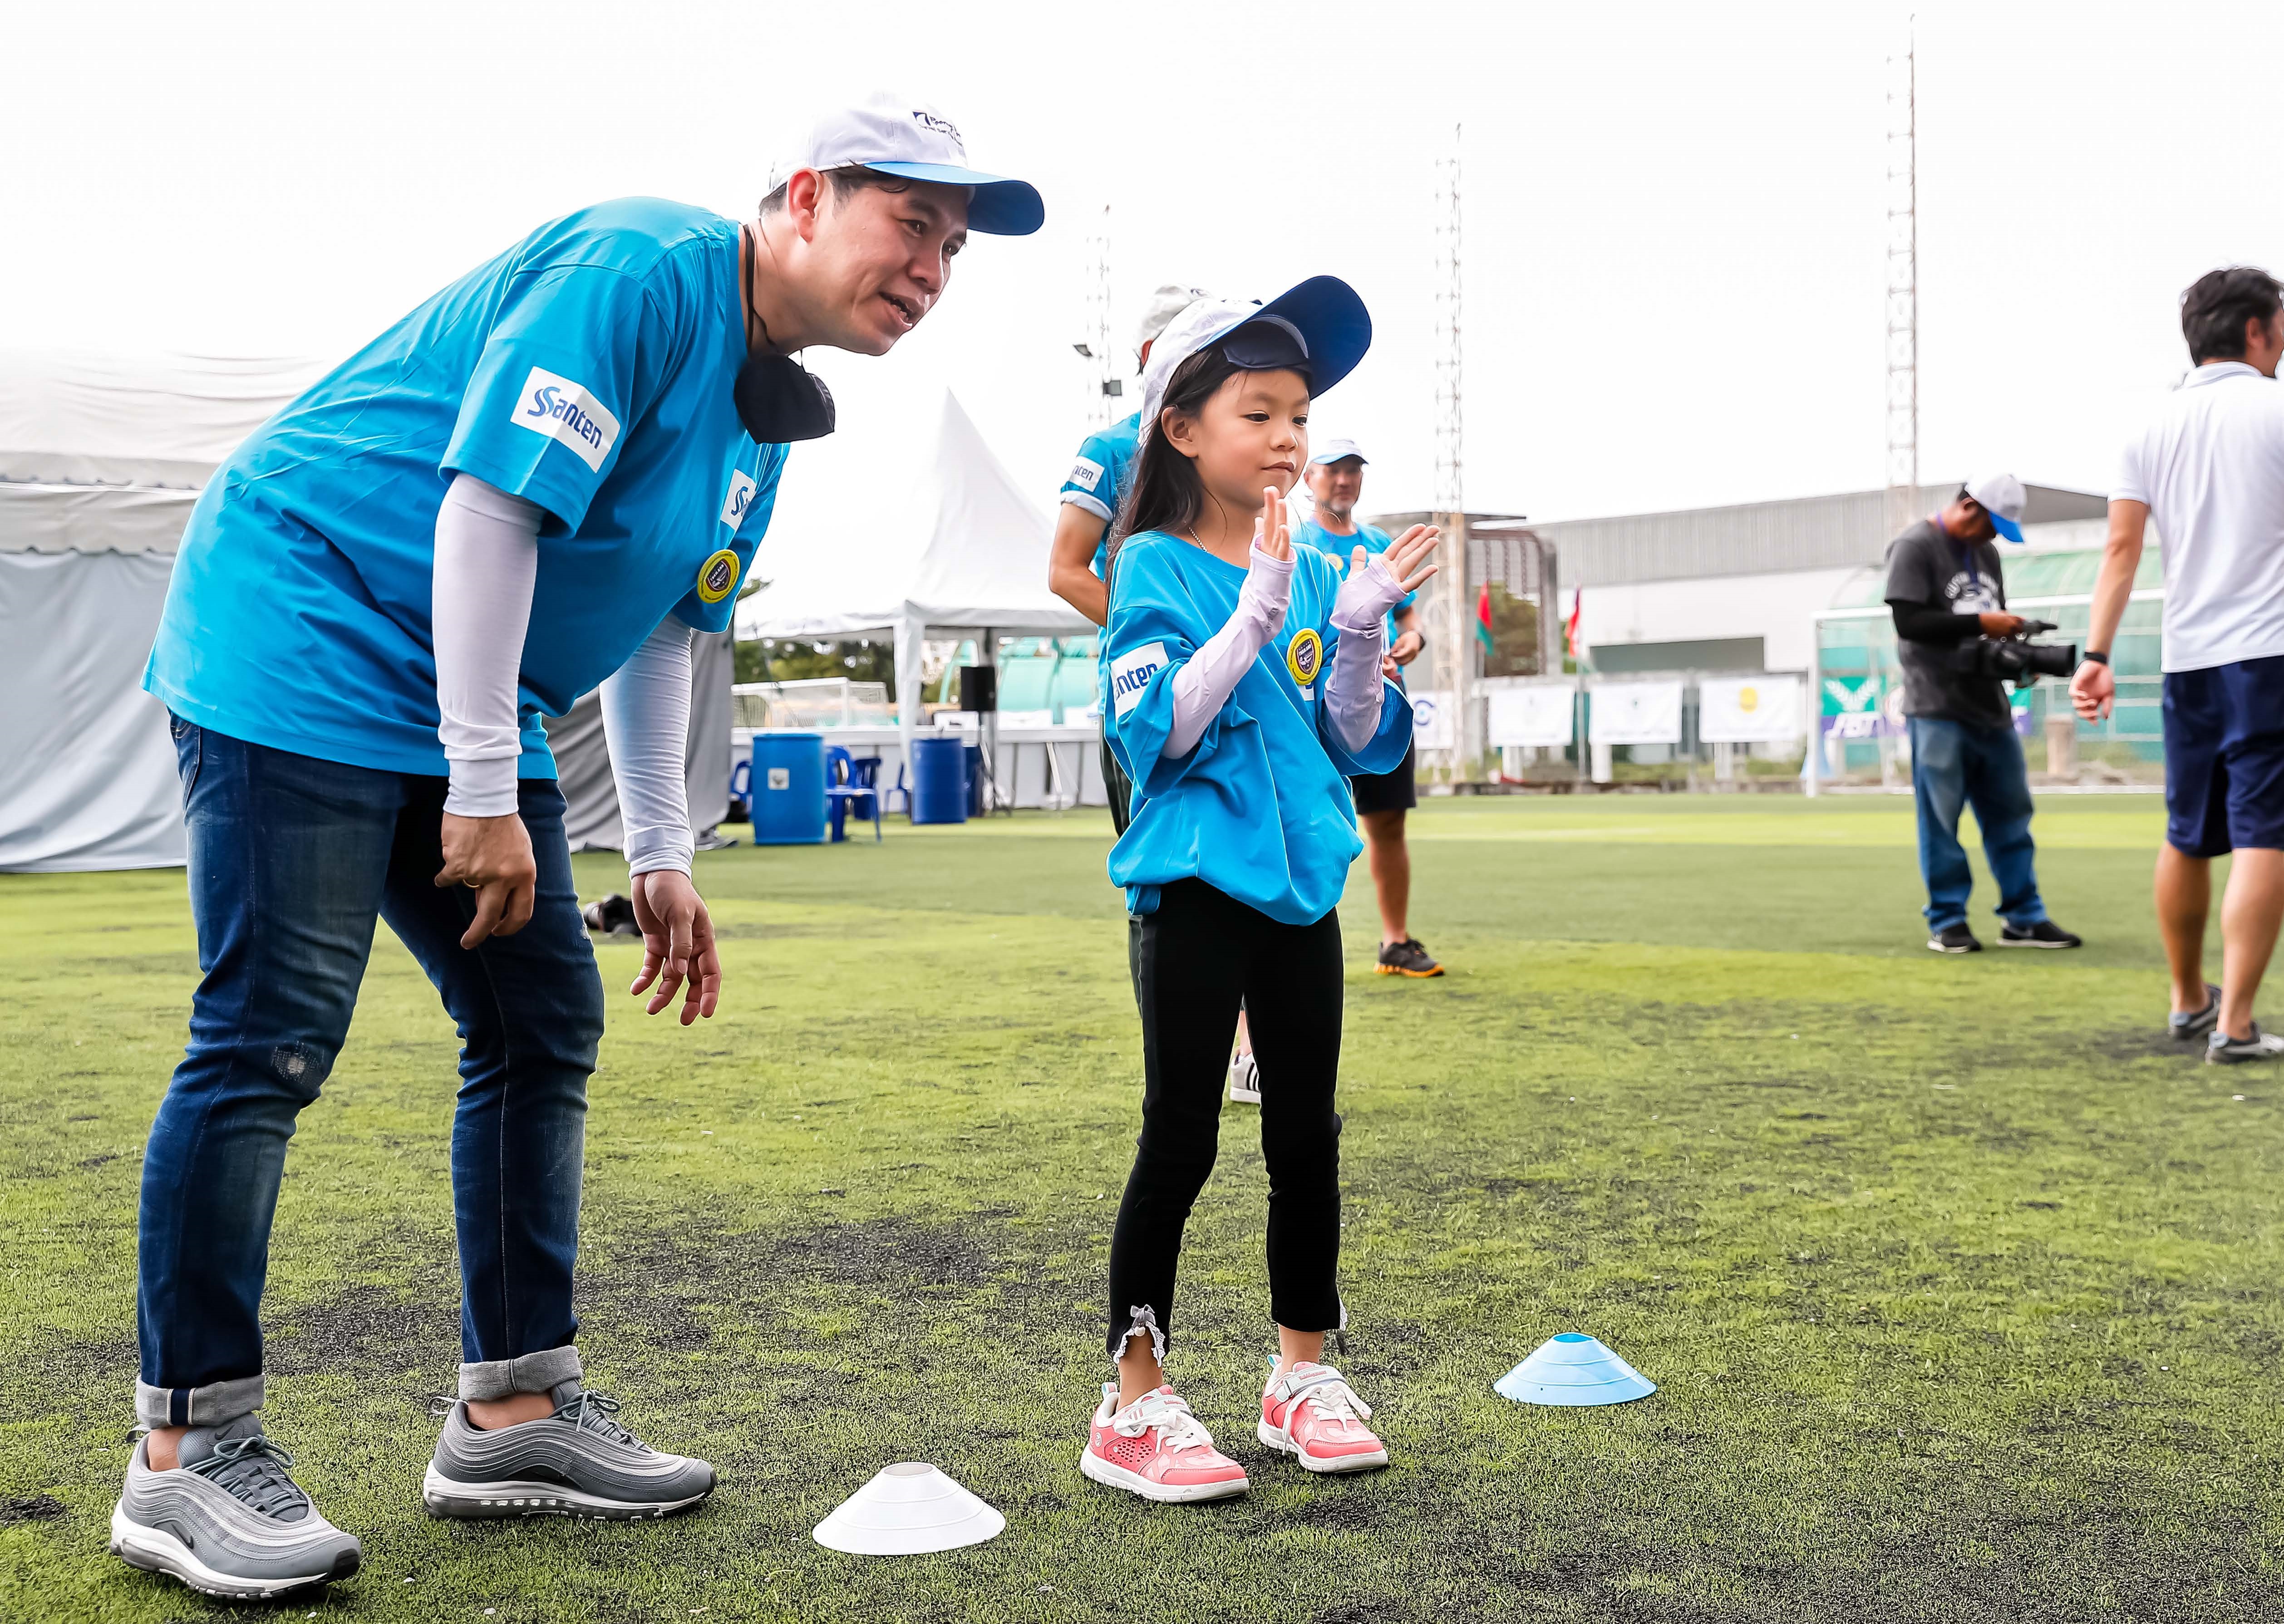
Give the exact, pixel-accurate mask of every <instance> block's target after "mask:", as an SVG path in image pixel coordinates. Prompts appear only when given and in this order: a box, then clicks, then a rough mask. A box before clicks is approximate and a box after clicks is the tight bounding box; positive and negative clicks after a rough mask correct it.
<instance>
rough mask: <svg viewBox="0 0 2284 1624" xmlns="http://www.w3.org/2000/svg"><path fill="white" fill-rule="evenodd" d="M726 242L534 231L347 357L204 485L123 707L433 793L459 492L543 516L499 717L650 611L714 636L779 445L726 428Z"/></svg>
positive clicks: (534, 718) (698, 226)
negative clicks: (490, 488)
mask: <svg viewBox="0 0 2284 1624" xmlns="http://www.w3.org/2000/svg"><path fill="white" fill-rule="evenodd" d="M738 246H739V243H738V226H737V223H735V222H733V221H729V220H724V219H723V218H722V217H720V216H719V215H715V214H712V213H709V212H708V211H707V210H705V209H701V208H692V207H688V206H686V205H684V204H680V203H668V202H662V201H660V200H658V199H652V198H630V199H622V200H620V201H618V202H614V203H604V204H599V205H598V206H597V207H593V208H588V209H582V210H581V211H580V212H578V213H577V214H575V215H566V216H565V217H564V218H562V219H560V220H557V221H554V222H552V223H549V224H547V225H544V226H542V227H540V228H539V230H536V231H535V232H533V233H532V234H531V235H530V236H529V237H528V238H524V240H523V241H522V242H520V243H518V244H517V245H516V246H514V247H512V248H511V249H509V250H508V252H507V253H505V254H502V255H500V256H499V258H497V259H496V260H493V261H492V262H490V263H489V264H486V265H482V266H480V267H478V268H477V269H474V270H473V271H471V272H469V273H468V274H467V275H466V276H465V277H461V278H460V279H459V280H458V282H455V283H453V284H452V285H450V287H447V288H446V289H444V291H443V292H442V293H438V294H437V295H436V296H435V297H434V298H433V299H431V300H429V301H427V302H426V304H424V305H422V306H421V307H420V308H418V309H417V310H415V311H413V312H412V313H411V315H410V316H406V317H405V318H404V319H403V321H401V322H399V323H397V324H396V325H395V326H394V327H391V328H390V329H389V330H388V331H387V332H384V333H383V334H381V335H380V337H379V338H378V339H376V340H373V341H372V343H371V344H368V345H367V346H365V347H364V349H362V350H360V351H359V352H358V353H357V354H356V355H352V356H351V357H349V359H348V360H347V361H345V362H343V363H341V364H340V366H339V367H337V368H336V369H334V371H332V373H331V374H330V375H329V376H327V377H326V378H325V379H323V380H322V381H321V382H319V383H317V385H315V386H313V387H311V388H310V390H309V392H308V393H307V394H303V395H302V396H301V398H300V399H299V400H297V401H295V402H293V404H292V405H290V406H288V407H286V408H285V410H284V411H282V412H280V413H278V416H276V417H275V418H271V419H270V421H269V422H268V423H266V424H264V425H262V427H261V428H259V429H258V430H256V431H255V432H254V436H253V437H252V438H251V439H249V440H248V441H246V443H245V444H244V445H242V446H240V447H239V449H238V450H237V451H236V452H235V453H234V454H232V456H231V458H230V460H229V461H228V462H226V463H224V464H223V465H222V467H221V468H220V469H218V470H216V472H215V475H214V478H213V479H212V480H209V481H208V482H207V488H206V490H205V492H204V494H202V495H201V496H199V502H198V505H197V507H196V508H195V509H194V510H193V511H192V515H191V520H190V525H189V527H188V528H187V529H186V530H185V531H184V535H183V544H182V549H181V550H180V551H179V552H178V553H177V554H176V559H175V573H174V580H173V583H172V585H171V586H170V587H169V588H168V593H167V605H166V610H165V613H163V615H162V616H161V618H160V623H159V635H158V641H157V644H156V645H155V646H154V647H153V649H152V651H151V662H150V665H149V667H148V668H147V669H146V670H145V673H144V677H143V685H144V686H145V688H147V689H149V690H150V691H151V692H152V693H153V694H155V695H157V696H158V698H159V699H161V700H163V701H164V702H165V703H166V705H167V706H168V708H169V709H171V710H173V711H174V712H175V713H176V714H178V715H180V716H183V717H184V718H185V719H186V720H188V721H191V722H197V723H198V724H199V726H201V727H207V728H212V729H213V730H215V731H216V732H219V733H223V734H226V735H228V736H230V737H231V738H242V739H246V740H248V741H250V742H252V743H254V744H260V745H268V746H272V747H273V748H276V749H279V750H288V751H292V752H293V753H297V754H301V755H313V756H317V757H321V758H323V759H325V760H326V761H345V762H348V763H349V764H351V765H354V766H360V767H372V768H378V769H383V770H387V771H395V772H411V773H426V774H434V775H438V776H442V775H443V774H444V773H445V771H446V764H445V761H444V751H443V746H442V745H441V744H440V743H438V741H437V738H436V724H437V710H436V664H435V658H434V643H433V639H432V637H431V635H430V621H429V605H430V603H431V600H432V598H433V596H434V579H433V577H434V565H435V545H436V534H435V532H436V511H437V509H438V507H439V506H441V505H442V502H443V498H444V491H445V488H446V487H447V486H449V485H450V483H451V480H452V478H453V476H454V475H455V474H456V473H469V474H473V475H474V476H475V477H476V478H478V479H480V480H486V481H488V482H489V483H490V484H492V485H496V486H497V487H498V488H500V489H502V490H504V491H506V492H508V493H509V494H510V495H512V496H521V497H524V498H525V499H527V500H528V501H530V502H534V503H536V504H538V505H539V506H540V507H542V508H544V510H546V512H547V515H548V517H547V518H546V519H544V521H543V523H542V524H541V527H540V533H539V575H538V582H537V586H536V590H535V592H534V594H533V597H532V605H531V623H530V629H529V631H528V634H527V635H526V636H525V639H524V645H523V663H522V668H521V675H520V691H519V693H518V696H517V698H518V700H519V704H520V713H521V720H522V724H523V726H522V732H523V753H522V758H521V760H520V761H519V763H518V765H517V769H516V770H517V773H518V774H519V776H520V777H528V778H539V777H550V778H551V777H554V776H555V765H554V761H553V758H552V757H551V756H550V755H549V754H548V750H547V735H546V732H545V730H544V728H543V726H542V724H541V722H540V716H541V714H542V713H544V714H548V715H561V714H563V713H564V712H566V711H567V710H569V709H570V708H571V706H572V703H573V701H575V699H578V698H579V696H580V695H581V694H583V693H585V692H587V691H589V690H591V689H592V688H594V687H595V686H597V685H598V683H601V682H602V681H603V679H604V678H605V677H606V676H608V675H611V673H612V672H614V671H615V670H617V669H618V668H619V667H620V666H621V665H622V664H624V663H625V661H626V659H627V657H628V656H629V655H630V654H631V653H633V652H634V651H635V650H636V649H637V647H638V646H640V644H642V641H643V639H644V638H645V637H646V636H649V635H650V633H651V631H652V630H653V629H654V628H655V627H656V626H657V625H658V624H659V622H660V621H662V620H664V619H665V618H666V617H667V616H668V615H669V614H672V615H674V616H675V617H676V618H677V619H678V620H680V621H682V622H683V623H684V624H685V625H687V626H690V627H692V628H694V629H698V630H700V631H720V630H722V629H724V628H726V627H727V626H728V625H729V624H730V618H731V612H732V611H733V610H734V609H735V607H736V605H737V589H738V584H739V582H741V581H743V580H744V579H745V576H746V573H747V569H748V567H749V566H751V565H752V563H753V558H754V548H755V543H757V542H759V540H760V539H761V536H762V534H763V531H765V530H766V529H767V528H768V527H769V519H770V507H771V505H772V504H774V502H775V501H776V497H777V484H778V472H779V471H780V470H781V469H782V468H783V466H784V464H785V448H784V447H783V446H759V445H755V443H754V442H753V441H752V440H750V439H748V438H747V434H746V432H745V429H744V427H743V426H742V425H741V424H740V423H739V420H738V411H737V405H736V402H735V400H734V398H733V392H734V386H735V384H736V380H737V376H738V371H739V367H741V366H742V365H743V364H744V363H745V360H746V332H745V319H744V315H743V308H742V305H741V302H740V300H739V287H738Z"/></svg>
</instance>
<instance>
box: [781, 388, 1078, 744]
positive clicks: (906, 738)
mask: <svg viewBox="0 0 2284 1624" xmlns="http://www.w3.org/2000/svg"><path fill="white" fill-rule="evenodd" d="M897 439H898V437H897V436H896V435H893V434H889V433H883V432H882V431H881V429H880V426H869V427H864V428H859V427H857V426H854V425H850V426H844V427H843V428H842V430H841V433H839V434H836V435H834V436H833V438H832V439H829V440H825V441H817V443H816V444H815V445H813V446H811V445H801V446H795V447H794V449H793V456H792V457H791V459H790V460H789V462H788V463H787V465H786V473H785V480H784V488H783V489H782V491H781V492H780V495H779V498H778V511H777V512H776V513H775V514H774V515H773V516H772V518H771V519H770V531H769V535H768V536H767V538H766V539H764V540H763V543H762V550H761V555H760V557H759V558H757V559H756V560H755V566H754V574H755V576H756V577H757V578H758V579H760V580H762V581H763V582H767V585H766V586H765V587H764V588H763V589H762V590H760V591H758V592H756V593H755V594H754V596H752V597H748V598H747V599H746V600H745V602H744V603H742V604H740V605H739V606H738V635H739V636H741V637H813V638H817V639H820V640H822V639H824V638H827V637H854V636H865V635H868V634H879V633H884V632H885V633H888V634H889V635H890V636H893V637H894V638H895V640H896V716H897V724H898V730H899V732H900V733H901V734H902V735H903V750H904V759H905V760H906V761H910V760H911V743H912V733H913V730H914V728H915V725H916V723H917V722H918V719H919V711H920V642H921V639H922V638H923V637H926V636H929V635H930V634H938V635H941V634H944V633H957V634H961V635H970V634H972V635H974V636H976V637H977V639H978V643H979V646H981V647H983V648H987V649H988V648H989V646H990V636H991V635H992V634H994V633H1000V632H1013V633H1021V634H1028V635H1033V636H1074V635H1080V634H1086V633H1091V632H1092V631H1093V630H1094V629H1095V628H1094V624H1093V622H1092V621H1089V620H1088V619H1087V618H1086V617H1085V616H1084V615H1083V614H1081V613H1079V612H1078V611H1077V610H1076V609H1074V608H1072V607H1071V606H1070V605H1068V604H1067V603H1065V602H1063V600H1062V599H1061V598H1060V597H1056V596H1055V595H1054V594H1053V593H1052V592H1050V591H1048V590H1047V549H1048V543H1049V542H1050V540H1051V538H1052V535H1053V528H1052V524H1051V522H1050V520H1049V519H1048V517H1047V515H1046V513H1045V512H1044V511H1042V510H1041V509H1040V507H1039V506H1038V504H1036V503H1035V502H1033V501H1032V500H1031V499H1030V498H1029V496H1026V495H1025V494H1024V493H1023V490H1022V488H1021V486H1019V485H1017V484H1016V482H1015V480H1014V479H1013V476H1011V475H1010V474H1009V473H1008V472H1007V470H1006V469H1005V467H1004V466H1003V465H1001V464H1000V461H999V459H998V458H997V457H995V456H993V455H992V452H991V448H990V447H989V446H988V445H986V444H985V443H984V441H983V436H982V433H979V432H978V431H977V429H976V426H975V424H974V421H973V420H972V419H971V418H969V417H968V415H967V413H966V411H964V410H961V408H960V404H959V402H958V400H957V399H956V398H954V396H953V395H952V394H951V392H950V390H948V389H947V390H946V391H945V392H944V395H943V407H942V409H941V410H940V411H939V412H938V413H937V414H936V422H935V426H934V432H933V433H932V434H931V435H929V436H928V437H927V441H926V449H925V450H924V451H923V453H922V455H921V456H920V457H919V459H918V461H917V464H916V465H915V466H914V467H913V469H912V471H911V474H910V475H909V476H908V477H907V478H905V479H903V480H901V481H900V482H898V483H896V484H893V485H892V486H891V488H889V489H888V490H887V491H886V492H884V493H880V494H877V495H876V494H875V493H876V492H880V483H881V480H880V468H881V466H882V465H883V463H884V461H885V453H884V450H883V448H884V446H887V445H893V444H895V443H896V442H897Z"/></svg>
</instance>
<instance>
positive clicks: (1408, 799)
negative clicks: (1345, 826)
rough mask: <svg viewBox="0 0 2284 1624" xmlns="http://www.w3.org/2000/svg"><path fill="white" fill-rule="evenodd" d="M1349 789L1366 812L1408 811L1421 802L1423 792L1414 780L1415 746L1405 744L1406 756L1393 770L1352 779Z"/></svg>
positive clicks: (1362, 810)
mask: <svg viewBox="0 0 2284 1624" xmlns="http://www.w3.org/2000/svg"><path fill="white" fill-rule="evenodd" d="M1349 793H1350V794H1352V795H1354V796H1355V797H1356V809H1357V812H1358V813H1359V814H1362V813H1365V812H1409V811H1410V810H1412V808H1414V807H1416V806H1418V805H1419V804H1420V792H1419V790H1418V789H1417V788H1416V787H1415V786H1414V785H1413V784H1412V746H1409V745H1406V746H1404V759H1403V760H1402V761H1398V762H1397V763H1396V767H1395V769H1394V770H1392V771H1389V772H1378V773H1373V774H1370V775H1368V776H1366V777H1361V778H1350V779H1349Z"/></svg>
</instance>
